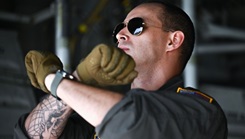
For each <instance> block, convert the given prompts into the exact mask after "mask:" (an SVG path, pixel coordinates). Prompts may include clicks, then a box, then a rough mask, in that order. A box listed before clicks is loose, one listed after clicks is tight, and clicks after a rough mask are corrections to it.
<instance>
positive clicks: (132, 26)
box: [128, 18, 143, 35]
mask: <svg viewBox="0 0 245 139" xmlns="http://www.w3.org/2000/svg"><path fill="white" fill-rule="evenodd" d="M128 30H129V32H130V33H131V34H133V35H140V34H141V33H142V31H143V19H142V18H133V19H131V20H130V21H129V22H128Z"/></svg>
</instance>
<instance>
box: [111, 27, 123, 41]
mask: <svg viewBox="0 0 245 139" xmlns="http://www.w3.org/2000/svg"><path fill="white" fill-rule="evenodd" d="M124 27H125V25H124V24H123V23H120V24H118V25H117V26H116V27H115V29H114V30H113V33H112V37H113V41H114V42H115V43H117V38H116V35H117V33H118V32H119V31H120V30H122V29H123V28H124Z"/></svg>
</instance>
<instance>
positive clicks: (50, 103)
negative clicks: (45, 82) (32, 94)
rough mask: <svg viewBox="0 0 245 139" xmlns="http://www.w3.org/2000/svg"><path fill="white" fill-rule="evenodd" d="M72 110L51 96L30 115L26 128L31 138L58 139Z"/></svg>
mask: <svg viewBox="0 0 245 139" xmlns="http://www.w3.org/2000/svg"><path fill="white" fill-rule="evenodd" d="M72 111H73V110H72V109H71V108H70V107H69V106H68V105H66V104H65V103H64V102H63V101H59V100H57V99H56V98H54V97H53V96H51V95H49V96H48V97H46V98H45V99H44V100H43V101H42V102H40V103H39V104H38V105H37V107H36V108H35V109H34V110H33V111H32V112H31V113H30V114H29V116H28V117H27V119H26V122H25V128H26V131H27V133H28V135H29V136H30V137H31V138H48V139H53V138H58V137H59V136H60V134H61V133H62V131H63V129H64V127H65V125H66V122H67V119H68V117H69V116H70V115H71V113H72Z"/></svg>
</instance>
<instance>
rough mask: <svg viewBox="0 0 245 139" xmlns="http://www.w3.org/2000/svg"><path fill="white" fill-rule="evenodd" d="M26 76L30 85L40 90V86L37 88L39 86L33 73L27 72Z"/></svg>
mask: <svg viewBox="0 0 245 139" xmlns="http://www.w3.org/2000/svg"><path fill="white" fill-rule="evenodd" d="M27 75H28V77H29V79H30V81H31V84H32V85H33V86H34V87H36V88H38V89H40V86H39V84H38V82H37V79H36V77H35V74H34V73H33V72H27Z"/></svg>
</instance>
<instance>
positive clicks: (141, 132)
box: [96, 90, 227, 139]
mask: <svg viewBox="0 0 245 139" xmlns="http://www.w3.org/2000/svg"><path fill="white" fill-rule="evenodd" d="M96 132H97V133H98V135H99V137H100V138H101V139H125V138H126V139H136V138H140V139H149V138H151V139H159V138H178V139H186V138H198V139H207V138H215V139H225V138H226V136H227V133H226V132H227V127H226V118H225V116H224V114H223V112H222V111H221V110H220V108H219V107H216V106H215V105H213V104H210V103H207V102H205V101H203V100H199V99H196V98H193V97H189V96H183V95H178V94H177V93H172V92H171V93H168V92H166V93H164V95H159V92H158V93H151V92H145V91H139V90H138V91H134V92H130V93H128V95H127V96H126V97H125V98H124V99H123V100H122V101H121V102H119V103H118V104H117V105H115V106H114V107H113V108H112V109H111V110H110V111H109V112H108V113H107V115H106V116H105V118H104V119H103V121H102V123H101V124H100V125H99V126H97V127H96Z"/></svg>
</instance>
